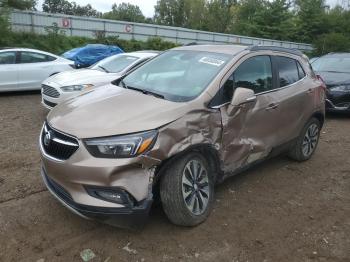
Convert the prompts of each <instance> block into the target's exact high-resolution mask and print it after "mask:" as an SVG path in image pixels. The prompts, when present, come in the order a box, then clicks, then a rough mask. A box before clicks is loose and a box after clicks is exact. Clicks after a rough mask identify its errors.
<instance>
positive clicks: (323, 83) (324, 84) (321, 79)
mask: <svg viewBox="0 0 350 262" xmlns="http://www.w3.org/2000/svg"><path fill="white" fill-rule="evenodd" d="M316 78H317V80H319V81H321V83H322V87H323V88H324V89H325V90H326V89H327V87H326V83H325V81H324V80H323V78H322V77H321V76H320V75H316Z"/></svg>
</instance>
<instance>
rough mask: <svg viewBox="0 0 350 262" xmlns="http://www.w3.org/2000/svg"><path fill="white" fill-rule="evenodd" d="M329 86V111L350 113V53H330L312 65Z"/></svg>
mask: <svg viewBox="0 0 350 262" xmlns="http://www.w3.org/2000/svg"><path fill="white" fill-rule="evenodd" d="M312 67H313V69H314V70H315V71H316V73H317V74H318V75H320V76H321V77H322V79H323V80H324V82H325V84H326V86H327V99H326V102H327V103H326V108H327V111H333V112H350V53H330V54H327V55H324V56H322V57H320V58H319V59H317V60H316V61H314V62H313V63H312Z"/></svg>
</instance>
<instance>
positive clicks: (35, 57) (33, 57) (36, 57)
mask: <svg viewBox="0 0 350 262" xmlns="http://www.w3.org/2000/svg"><path fill="white" fill-rule="evenodd" d="M50 57H51V56H50ZM49 61H52V60H49V56H47V55H45V54H40V53H34V52H21V59H20V63H21V64H27V63H40V62H49Z"/></svg>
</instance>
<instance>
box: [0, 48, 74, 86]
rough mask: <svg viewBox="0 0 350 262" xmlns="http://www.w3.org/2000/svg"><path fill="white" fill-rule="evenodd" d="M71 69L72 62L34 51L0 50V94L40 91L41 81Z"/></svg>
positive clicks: (22, 49) (18, 49) (26, 49)
mask: <svg viewBox="0 0 350 262" xmlns="http://www.w3.org/2000/svg"><path fill="white" fill-rule="evenodd" d="M73 67H74V62H73V61H70V60H67V59H65V58H62V57H59V56H56V55H54V54H50V53H47V52H43V51H39V50H35V49H28V48H6V49H0V92H7V91H24V90H40V88H41V82H42V81H43V80H45V79H46V78H48V77H49V76H52V75H54V74H57V73H60V72H63V71H67V70H72V69H73Z"/></svg>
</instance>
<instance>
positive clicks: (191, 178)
mask: <svg viewBox="0 0 350 262" xmlns="http://www.w3.org/2000/svg"><path fill="white" fill-rule="evenodd" d="M209 194H210V191H209V178H208V171H207V169H206V168H205V166H204V165H203V164H202V163H201V162H200V161H198V160H190V161H189V162H188V163H187V164H186V166H185V168H184V171H183V174H182V196H183V199H184V201H185V204H186V207H187V209H188V210H189V211H190V212H191V213H192V214H194V215H201V214H203V213H204V212H205V210H206V209H207V206H208V202H209Z"/></svg>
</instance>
